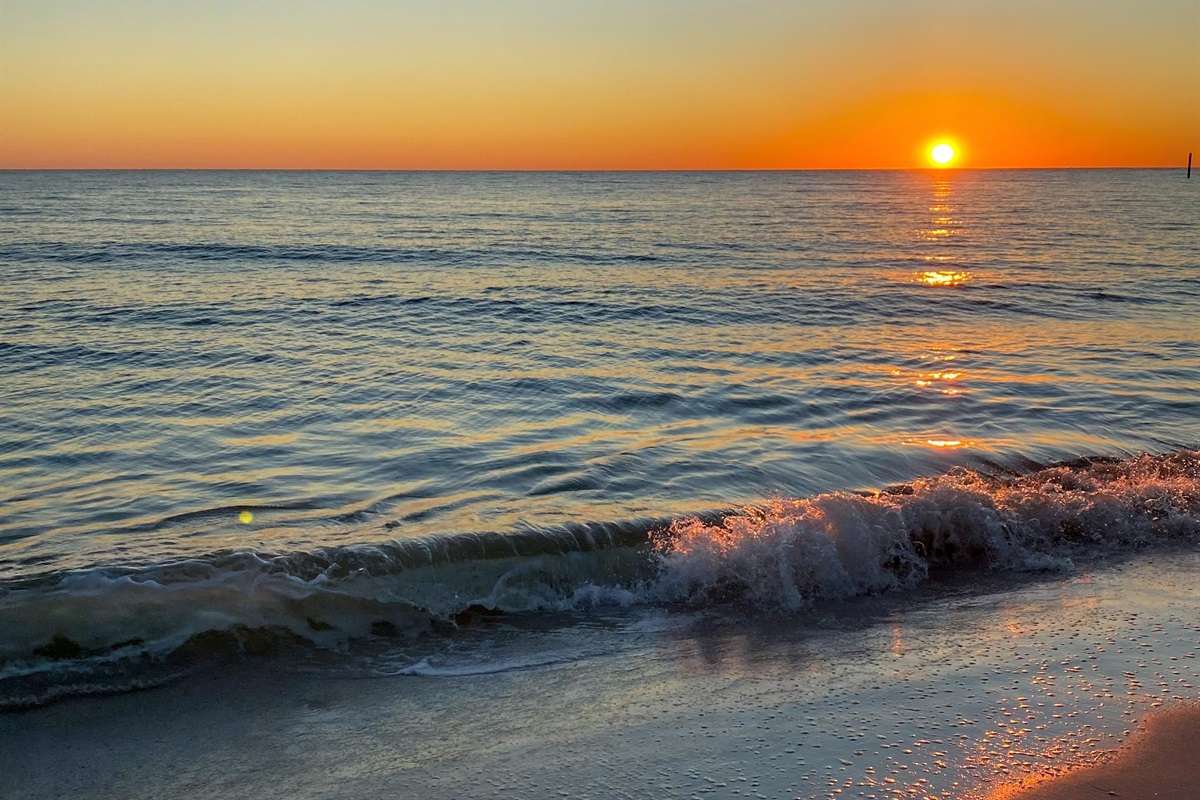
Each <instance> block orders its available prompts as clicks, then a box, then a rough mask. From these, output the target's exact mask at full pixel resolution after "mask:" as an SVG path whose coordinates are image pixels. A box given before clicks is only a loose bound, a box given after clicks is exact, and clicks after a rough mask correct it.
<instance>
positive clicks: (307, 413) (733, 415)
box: [0, 170, 1200, 638]
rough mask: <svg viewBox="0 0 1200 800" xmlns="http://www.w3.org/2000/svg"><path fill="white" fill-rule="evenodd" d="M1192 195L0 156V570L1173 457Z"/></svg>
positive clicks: (1045, 176)
mask: <svg viewBox="0 0 1200 800" xmlns="http://www.w3.org/2000/svg"><path fill="white" fill-rule="evenodd" d="M1197 186H1200V182H1195V181H1193V182H1191V183H1188V182H1185V181H1184V180H1183V176H1182V175H1181V174H1178V172H1177V171H1155V170H1145V171H1141V170H1096V171H1091V170H1077V171H998V172H958V171H947V172H813V173H684V174H670V173H649V174H647V173H630V174H622V173H599V174H597V173H592V174H534V173H497V174H471V173H468V174H462V173H292V172H278V173H274V172H264V173H255V172H250V173H243V172H231V173H213V172H148V173H137V172H135V173H122V172H29V173H14V172H9V173H4V174H3V175H0V276H2V277H3V289H2V293H0V355H2V358H0V434H2V435H0V487H2V488H0V579H7V580H9V581H14V582H15V583H13V586H18V585H25V583H28V581H29V580H35V581H36V580H42V579H43V578H44V576H47V575H50V576H54V575H61V574H62V573H61V571H62V570H75V571H76V572H75V573H72V574H76V575H78V574H85V573H87V574H95V571H96V570H105V569H109V568H116V567H139V568H153V567H154V566H155V565H159V566H161V565H167V564H172V563H180V562H181V560H182V561H183V562H186V563H204V564H208V565H209V567H211V566H212V564H213V563H215V562H214V561H213V558H214V555H213V554H220V553H225V554H235V555H236V554H243V555H245V554H259V555H255V556H254V557H255V558H265V557H266V556H263V555H261V554H280V555H282V556H286V557H292V556H295V554H303V553H309V554H311V553H314V552H317V551H321V550H322V548H331V547H333V548H342V550H339V551H338V552H359V553H360V554H361V553H367V552H371V553H373V552H376V551H375V550H370V546H371V545H373V544H377V543H383V542H390V541H394V542H404V541H407V540H414V539H421V540H422V541H423V542H426V543H428V539H427V538H426V537H439V538H440V539H443V540H453V539H454V537H455V536H459V537H461V536H462V535H463V534H480V533H495V534H502V535H505V536H512V537H513V539H512V541H514V542H516V541H523V540H521V539H520V535H519V534H520V532H521V531H525V532H526V533H528V532H530V531H545V530H565V529H571V526H572V525H575V526H579V525H586V524H593V523H594V524H597V525H600V524H613V525H619V524H623V523H625V522H627V521H631V520H638V519H651V518H653V519H658V518H665V517H678V516H679V515H686V514H695V513H701V512H706V511H710V510H717V509H724V508H729V507H733V506H737V505H740V504H745V503H757V502H763V501H764V499H768V498H776V497H800V498H804V497H811V496H814V495H816V494H818V493H822V492H830V491H837V490H855V489H865V488H872V487H882V486H886V485H889V484H893V483H896V482H902V481H910V480H913V479H915V478H918V477H920V476H935V475H939V474H942V473H945V472H946V471H947V470H948V469H950V468H951V467H953V466H955V465H965V466H969V467H975V468H985V469H990V470H992V471H995V470H997V469H1000V468H1001V467H1004V468H1011V469H1014V470H1018V471H1022V470H1025V471H1027V470H1030V469H1033V468H1035V467H1036V465H1037V464H1045V463H1048V462H1052V461H1056V460H1062V459H1071V458H1075V457H1077V456H1081V455H1100V456H1114V457H1120V458H1125V457H1128V456H1130V455H1132V454H1136V453H1142V452H1150V453H1160V454H1165V453H1170V452H1173V451H1178V450H1180V449H1181V448H1189V447H1195V446H1197V444H1198V443H1200V394H1198V392H1197V389H1198V387H1200V342H1198V336H1197V333H1198V332H1197V321H1198V320H1200V272H1198V268H1197V265H1200V239H1198V238H1197V236H1196V219H1197V217H1196V211H1197V202H1196V191H1197V189H1196V187H1197ZM247 511H248V512H250V514H251V515H252V518H251V517H247V516H246V515H245V514H244V512H247ZM247 519H249V521H248V522H246V521H241V520H247ZM1192 524H1194V520H1193V523H1192ZM589 535H590V534H589ZM455 541H462V540H461V538H460V539H458V540H455ZM514 547H516V549H515V550H514V553H516V552H517V551H518V550H520V548H519V547H517V546H516V545H514ZM355 548H358V551H356V550H355ZM335 560H336V559H335ZM139 565H140V566H139ZM289 569H291V568H290V567H289ZM88 570H92V573H88ZM318 571H319V570H318ZM310 572H311V570H310ZM105 574H108V573H105ZM205 574H206V575H210V573H205ZM292 575H293V577H296V576H297V575H299V576H300V577H302V578H304V579H305V580H308V579H310V578H311V575H309V574H308V573H306V572H304V570H299V571H296V570H292ZM39 576H43V578H39ZM210 576H211V575H210ZM54 580H58V579H57V578H55V579H54ZM22 582H24V583H22ZM18 595H20V592H18V591H16V590H14V591H13V592H11V593H10V596H9V598H8V602H9V603H10V604H15V605H13V607H14V608H16V607H17V606H19V605H20V603H21V602H25V599H28V598H25V599H21V598H20V597H18ZM21 597H24V596H23V595H22V596H21ZM14 598H16V599H14ZM463 599H470V598H469V597H468V596H463ZM18 600H20V602H18ZM51 632H52V631H51V630H50V629H49V628H48V627H47V628H44V629H42V630H41V634H45V636H44V638H48V635H49V633H51ZM31 635H32V634H31ZM39 635H40V634H39Z"/></svg>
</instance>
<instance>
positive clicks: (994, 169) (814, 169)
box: [0, 161, 1187, 173]
mask: <svg viewBox="0 0 1200 800" xmlns="http://www.w3.org/2000/svg"><path fill="white" fill-rule="evenodd" d="M1186 168H1187V162H1186V161H1183V162H1181V163H1180V164H1179V165H1170V166H1163V165H1156V166H1148V165H1115V166H1114V165H1083V166H1080V165H1074V166H1060V167H1044V166H1043V167H661V168H658V167H656V168H648V167H631V168H627V167H547V168H536V167H0V172H529V173H547V172H551V173H591V172H596V173H607V172H646V173H654V172H1018V171H1038V170H1040V171H1052V170H1088V169H1091V170H1099V169H1111V170H1122V169H1128V170H1133V169H1160V170H1173V169H1186Z"/></svg>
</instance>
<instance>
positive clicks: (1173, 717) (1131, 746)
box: [989, 705, 1200, 800]
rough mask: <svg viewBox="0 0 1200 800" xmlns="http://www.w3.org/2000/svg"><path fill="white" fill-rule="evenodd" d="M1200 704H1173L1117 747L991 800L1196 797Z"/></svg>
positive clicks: (1006, 790) (1177, 799) (1002, 791)
mask: <svg viewBox="0 0 1200 800" xmlns="http://www.w3.org/2000/svg"><path fill="white" fill-rule="evenodd" d="M1198 743H1200V708H1198V707H1197V706H1195V705H1191V706H1184V707H1179V708H1173V709H1171V710H1168V711H1164V712H1161V713H1158V714H1153V715H1151V716H1150V717H1148V718H1147V720H1146V722H1145V724H1144V726H1143V727H1142V728H1140V729H1139V730H1138V732H1137V733H1136V734H1135V735H1134V736H1133V738H1132V739H1131V740H1130V741H1129V742H1127V743H1126V744H1125V745H1124V746H1122V747H1121V748H1120V749H1119V750H1115V751H1112V752H1108V753H1102V754H1098V755H1097V756H1096V762H1097V763H1095V764H1092V765H1084V766H1079V767H1076V768H1074V769H1071V770H1070V771H1068V772H1066V773H1065V774H1062V775H1058V776H1055V775H1052V774H1051V775H1035V776H1032V777H1030V778H1028V779H1026V780H1024V781H1021V782H1019V783H1017V784H1015V785H1011V786H1006V787H1003V788H1001V789H999V790H997V791H996V792H995V793H994V794H993V795H991V796H990V797H989V800H1078V798H1087V797H1121V798H1131V799H1134V800H1136V799H1139V798H1156V799H1157V800H1193V798H1195V797H1197V796H1198V789H1197V776H1196V767H1197V763H1198V762H1197V755H1198V754H1200V744H1198Z"/></svg>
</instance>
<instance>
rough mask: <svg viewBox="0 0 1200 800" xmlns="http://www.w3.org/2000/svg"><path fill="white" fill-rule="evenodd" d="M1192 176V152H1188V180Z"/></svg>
mask: <svg viewBox="0 0 1200 800" xmlns="http://www.w3.org/2000/svg"><path fill="white" fill-rule="evenodd" d="M1191 178H1192V154H1191V153H1188V180H1191Z"/></svg>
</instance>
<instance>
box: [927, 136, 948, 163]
mask: <svg viewBox="0 0 1200 800" xmlns="http://www.w3.org/2000/svg"><path fill="white" fill-rule="evenodd" d="M929 157H930V158H932V159H933V163H935V164H940V165H942V166H945V165H946V164H949V163H950V162H951V161H953V160H954V148H953V147H951V146H950V145H948V144H946V143H945V142H941V143H940V144H935V145H934V146H933V149H932V150H930V151H929Z"/></svg>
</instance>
